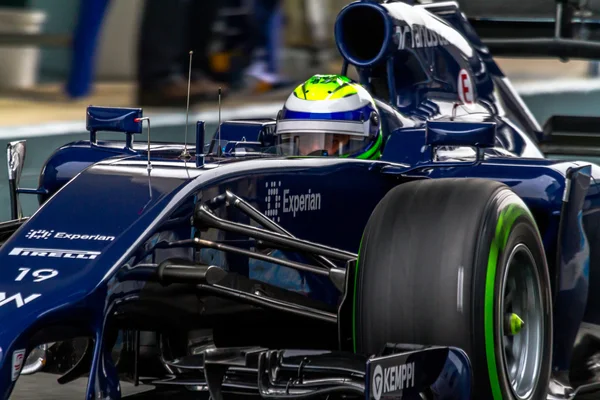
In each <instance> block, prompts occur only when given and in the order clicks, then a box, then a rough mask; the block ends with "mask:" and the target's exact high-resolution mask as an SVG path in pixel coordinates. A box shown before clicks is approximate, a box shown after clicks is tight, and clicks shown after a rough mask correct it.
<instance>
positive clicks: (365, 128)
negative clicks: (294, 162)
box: [275, 75, 382, 159]
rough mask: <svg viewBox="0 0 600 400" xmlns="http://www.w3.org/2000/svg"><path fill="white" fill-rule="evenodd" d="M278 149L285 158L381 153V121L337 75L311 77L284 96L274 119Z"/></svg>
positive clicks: (363, 93) (369, 102)
mask: <svg viewBox="0 0 600 400" xmlns="http://www.w3.org/2000/svg"><path fill="white" fill-rule="evenodd" d="M275 135H276V138H277V143H278V147H279V148H280V149H281V151H282V152H283V153H284V154H285V155H292V156H326V157H356V158H362V159H377V158H379V157H380V155H381V143H382V134H381V122H380V117H379V112H378V111H377V107H376V105H375V100H374V99H373V97H372V96H371V95H370V94H369V92H368V91H367V90H366V89H365V88H363V87H362V86H361V85H360V84H358V83H356V82H354V81H352V80H351V79H349V78H347V77H345V76H341V75H315V76H313V77H312V78H310V79H309V80H307V81H306V82H304V83H303V84H302V85H300V86H298V87H297V88H296V90H294V92H293V93H292V94H291V95H290V96H289V97H288V99H287V101H286V102H285V105H284V107H283V109H282V110H281V111H280V112H279V114H278V116H277V126H276V130H275Z"/></svg>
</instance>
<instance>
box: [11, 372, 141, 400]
mask: <svg viewBox="0 0 600 400" xmlns="http://www.w3.org/2000/svg"><path fill="white" fill-rule="evenodd" d="M57 377H58V376H57V375H50V374H36V375H30V376H22V377H20V378H19V380H18V381H17V385H16V387H15V390H14V391H13V394H12V395H11V396H10V399H11V400H31V399H44V400H70V399H73V400H75V399H77V400H79V399H84V398H85V389H86V385H87V379H78V380H76V381H75V382H71V383H69V384H67V385H59V384H58V383H57V382H56V378H57ZM150 389H152V388H151V387H142V386H138V387H135V386H133V385H132V384H129V383H123V384H121V390H122V392H123V395H124V396H130V395H133V394H137V393H142V392H145V391H147V390H150Z"/></svg>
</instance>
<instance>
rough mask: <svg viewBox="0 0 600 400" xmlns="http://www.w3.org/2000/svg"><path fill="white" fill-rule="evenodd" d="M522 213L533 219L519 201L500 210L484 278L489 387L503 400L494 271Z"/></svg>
mask: <svg viewBox="0 0 600 400" xmlns="http://www.w3.org/2000/svg"><path fill="white" fill-rule="evenodd" d="M523 215H526V216H529V217H530V218H531V221H532V222H533V221H535V220H534V219H533V218H532V217H531V213H530V212H529V210H528V209H527V208H525V207H524V206H522V205H521V204H519V203H511V204H509V205H508V206H507V207H506V208H504V209H503V210H502V211H501V212H500V215H499V216H498V221H497V224H496V231H495V234H494V237H493V239H492V243H491V245H490V252H489V256H488V264H487V273H486V279H485V306H484V332H485V334H484V335H485V355H486V360H487V366H488V374H489V378H490V389H491V392H492V396H493V399H494V400H503V397H502V389H501V386H500V380H499V378H498V367H497V364H496V351H495V344H496V343H495V340H494V305H495V300H496V296H495V294H494V290H495V284H496V273H497V270H498V257H499V256H500V254H502V252H503V251H504V250H505V247H506V242H507V241H508V237H509V235H510V232H511V229H512V227H513V224H514V223H515V221H516V220H517V219H518V218H519V217H520V216H523ZM534 224H535V222H534ZM536 229H537V227H536Z"/></svg>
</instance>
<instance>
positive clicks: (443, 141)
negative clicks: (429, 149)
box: [425, 121, 496, 147]
mask: <svg viewBox="0 0 600 400" xmlns="http://www.w3.org/2000/svg"><path fill="white" fill-rule="evenodd" d="M495 141H496V124H495V123H493V122H450V121H443V122H442V121H428V122H427V135H426V139H425V144H428V145H432V146H474V147H493V146H494V144H495Z"/></svg>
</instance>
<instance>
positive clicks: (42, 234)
mask: <svg viewBox="0 0 600 400" xmlns="http://www.w3.org/2000/svg"><path fill="white" fill-rule="evenodd" d="M25 237H26V238H27V239H50V238H53V239H67V240H92V241H100V242H112V241H113V240H115V237H114V236H105V235H84V234H80V233H67V232H54V230H49V231H48V230H45V229H31V230H30V231H29V232H27V234H26V235H25Z"/></svg>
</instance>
